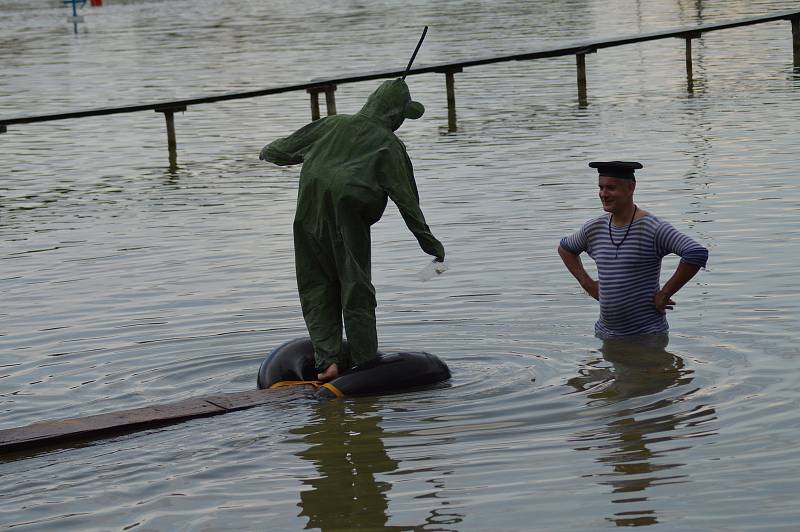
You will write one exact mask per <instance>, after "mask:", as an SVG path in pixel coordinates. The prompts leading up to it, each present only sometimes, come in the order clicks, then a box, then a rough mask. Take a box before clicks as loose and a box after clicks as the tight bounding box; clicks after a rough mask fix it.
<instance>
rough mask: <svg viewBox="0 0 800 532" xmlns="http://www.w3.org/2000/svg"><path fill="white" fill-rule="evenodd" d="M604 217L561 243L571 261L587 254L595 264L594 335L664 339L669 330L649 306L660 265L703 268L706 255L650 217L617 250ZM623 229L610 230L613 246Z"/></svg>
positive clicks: (637, 224) (638, 223) (662, 317)
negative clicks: (671, 260) (673, 259)
mask: <svg viewBox="0 0 800 532" xmlns="http://www.w3.org/2000/svg"><path fill="white" fill-rule="evenodd" d="M608 217H609V215H608V214H604V215H602V216H599V217H597V218H594V219H592V220H589V221H588V222H586V223H585V224H583V227H581V228H580V230H579V231H578V232H576V233H574V234H572V235H570V236H567V237H564V238H563V239H561V247H562V248H564V249H565V250H567V251H569V252H571V253H575V254H576V255H577V254H580V253H582V252H584V251H586V252H588V254H589V256H590V257H591V258H592V259H594V261H595V263H597V276H598V283H599V285H600V286H599V296H600V319H598V320H597V323H595V326H594V330H595V334H596V335H597V336H599V337H600V338H613V337H617V336H633V335H640V334H664V333H666V332H667V331H668V330H669V325H668V324H667V317H666V316H665V315H664V314H661V313H660V312H658V310H656V306H655V303H654V302H653V298H654V297H655V294H656V292H658V290H659V289H660V284H659V283H660V275H661V259H662V258H663V257H665V256H666V255H669V254H670V253H675V254H676V255H679V256H680V257H681V262H687V263H690V264H695V265H697V266H700V267H703V268H704V267H705V265H706V261H707V260H708V250H707V249H706V248H704V247H703V246H701V245H700V244H698V243H697V242H695V241H694V240H692V239H691V238H690V237H688V236H686V235H684V234H683V233H681V232H680V231H678V230H677V229H675V228H674V227H672V226H671V225H670V224H669V223H667V222H665V221H662V220H660V219H658V218H657V217H655V216H653V215H647V216H644V217H643V218H640V219H638V220H636V221H634V222H633V223H632V224H631V227H630V232H629V233H628V237H627V238H625V242H624V243H623V244H622V245H621V246H619V248H617V247H616V246H615V245H614V244H612V243H611V240H610V239H609V235H608ZM627 229H628V226H627V225H625V226H622V227H616V226H614V225H613V224H612V225H611V234H612V235H613V237H614V243H616V244H619V243H620V242H621V241H622V239H623V238H624V237H625V232H626V231H627ZM618 250H619V253H617V251H618Z"/></svg>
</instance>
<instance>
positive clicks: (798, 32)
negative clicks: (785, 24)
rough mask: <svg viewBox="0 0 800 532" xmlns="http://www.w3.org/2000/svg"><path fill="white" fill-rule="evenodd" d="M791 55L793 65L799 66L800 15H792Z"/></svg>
mask: <svg viewBox="0 0 800 532" xmlns="http://www.w3.org/2000/svg"><path fill="white" fill-rule="evenodd" d="M791 21H792V55H793V57H794V67H795V68H800V17H792V19H791Z"/></svg>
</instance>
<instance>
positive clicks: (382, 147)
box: [260, 79, 444, 259]
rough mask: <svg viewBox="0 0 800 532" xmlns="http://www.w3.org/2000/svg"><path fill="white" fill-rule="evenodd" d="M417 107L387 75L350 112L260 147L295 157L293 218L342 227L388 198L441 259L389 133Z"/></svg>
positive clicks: (267, 154)
mask: <svg viewBox="0 0 800 532" xmlns="http://www.w3.org/2000/svg"><path fill="white" fill-rule="evenodd" d="M423 111H424V108H423V107H422V105H421V104H419V103H417V102H414V101H412V100H411V97H410V94H409V90H408V86H407V85H406V83H405V82H404V81H402V80H400V79H395V80H390V81H386V82H384V83H382V84H381V85H380V87H379V88H378V89H377V90H376V91H375V92H374V93H372V95H370V97H369V99H368V100H367V103H366V104H365V105H364V107H363V108H362V109H361V110H360V111H359V112H358V113H356V114H354V115H334V116H328V117H325V118H323V119H321V120H317V121H315V122H312V123H310V124H308V125H307V126H305V127H303V128H301V129H299V130H298V131H296V132H295V133H293V134H291V135H289V136H288V137H285V138H282V139H278V140H276V141H274V142H272V143H270V144H269V145H267V146H266V147H264V149H263V150H261V155H260V158H261V159H263V160H267V161H270V162H272V163H275V164H278V165H292V164H300V163H302V164H303V169H302V171H301V173H300V190H299V192H298V198H297V212H296V215H295V226H296V227H297V226H298V225H300V226H302V228H303V229H304V230H305V231H306V232H307V233H309V234H310V235H316V236H318V237H323V234H324V233H325V232H327V231H329V230H330V228H337V231H341V230H344V231H345V232H349V231H347V229H346V228H347V227H348V226H353V225H354V224H355V225H359V224H360V225H366V226H367V227H368V226H370V225H372V224H374V223H375V222H377V221H378V220H379V219H380V218H381V216H382V215H383V212H384V210H385V208H386V203H387V198H391V199H392V201H393V202H394V203H395V204H396V205H397V207H398V209H399V211H400V214H401V215H402V216H403V220H404V221H405V223H406V225H407V226H408V228H409V229H410V230H411V232H412V233H413V234H414V236H415V237H416V238H417V241H418V242H419V245H420V247H421V248H422V250H423V251H424V252H425V253H427V254H429V255H432V256H434V257H438V258H439V259H443V258H444V247H443V246H442V244H441V243H440V242H439V241H438V240H437V239H436V238H435V237H434V236H433V234H431V231H430V228H429V227H428V225H427V224H426V223H425V217H424V216H423V214H422V210H421V209H420V206H419V193H418V192H417V185H416V182H415V180H414V171H413V168H412V166H411V160H410V159H409V157H408V154H407V153H406V148H405V146H404V145H403V143H402V142H401V141H400V139H399V138H397V136H396V135H395V134H394V131H395V130H397V129H398V128H399V127H400V125H402V123H403V121H404V120H405V118H418V117H419V116H421V115H422V112H423ZM353 229H355V227H353ZM346 240H347V239H346ZM365 244H366V245H369V243H368V242H367V243H365Z"/></svg>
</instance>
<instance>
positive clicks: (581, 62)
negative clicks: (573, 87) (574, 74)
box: [575, 53, 589, 107]
mask: <svg viewBox="0 0 800 532" xmlns="http://www.w3.org/2000/svg"><path fill="white" fill-rule="evenodd" d="M575 64H576V66H577V67H578V105H579V106H580V107H586V106H587V105H589V100H588V98H587V97H586V54H585V53H584V54H576V55H575Z"/></svg>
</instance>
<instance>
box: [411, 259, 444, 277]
mask: <svg viewBox="0 0 800 532" xmlns="http://www.w3.org/2000/svg"><path fill="white" fill-rule="evenodd" d="M446 271H447V263H446V262H445V261H438V260H436V259H434V260H432V261H431V262H429V263H428V264H427V266H425V267H424V268H422V271H420V272H419V273H418V274H417V277H418V278H419V280H420V281H430V280H431V279H433V278H434V277H438V276H439V275H441V274H443V273H444V272H446Z"/></svg>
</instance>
